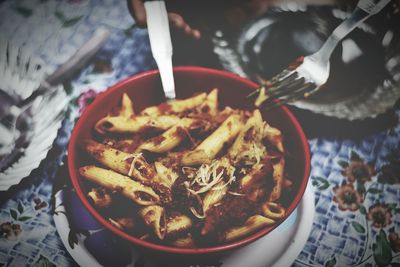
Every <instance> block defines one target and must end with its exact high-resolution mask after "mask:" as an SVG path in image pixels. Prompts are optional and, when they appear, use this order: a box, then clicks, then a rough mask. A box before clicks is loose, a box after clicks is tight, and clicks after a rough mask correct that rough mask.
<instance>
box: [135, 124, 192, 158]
mask: <svg viewBox="0 0 400 267" xmlns="http://www.w3.org/2000/svg"><path fill="white" fill-rule="evenodd" d="M195 122H196V120H194V119H189V118H183V119H182V120H181V121H180V122H179V123H178V124H177V125H176V126H173V127H172V128H170V129H168V130H167V131H165V132H164V133H163V134H161V135H160V136H157V137H155V138H152V139H150V140H148V141H147V142H145V143H143V144H141V145H140V146H139V148H138V151H142V150H147V151H150V152H155V153H164V152H168V151H170V150H171V149H173V148H175V147H176V146H178V145H179V144H180V143H181V142H182V141H183V140H184V139H185V137H186V136H187V131H188V129H189V128H190V126H191V125H193V124H194V123H195Z"/></svg>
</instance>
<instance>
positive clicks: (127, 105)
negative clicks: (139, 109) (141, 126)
mask: <svg viewBox="0 0 400 267" xmlns="http://www.w3.org/2000/svg"><path fill="white" fill-rule="evenodd" d="M134 114H135V112H134V111H133V104H132V100H131V99H130V97H129V96H128V95H127V94H126V93H124V94H123V95H122V101H121V110H120V112H119V115H120V116H121V117H126V118H129V117H131V116H132V115H134Z"/></svg>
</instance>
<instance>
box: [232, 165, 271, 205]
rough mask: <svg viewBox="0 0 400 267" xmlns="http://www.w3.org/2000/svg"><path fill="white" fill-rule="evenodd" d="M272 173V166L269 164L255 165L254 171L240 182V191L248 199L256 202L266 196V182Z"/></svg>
mask: <svg viewBox="0 0 400 267" xmlns="http://www.w3.org/2000/svg"><path fill="white" fill-rule="evenodd" d="M270 172H271V164H269V162H266V163H260V164H257V165H255V166H254V167H253V169H252V170H251V171H250V172H249V173H248V174H246V175H245V176H244V177H243V178H242V179H241V180H240V182H239V186H240V189H241V191H243V192H245V193H246V197H247V199H249V200H250V201H253V202H255V201H257V200H258V199H260V198H262V197H263V196H264V195H265V194H266V188H265V180H266V179H267V176H268V173H270Z"/></svg>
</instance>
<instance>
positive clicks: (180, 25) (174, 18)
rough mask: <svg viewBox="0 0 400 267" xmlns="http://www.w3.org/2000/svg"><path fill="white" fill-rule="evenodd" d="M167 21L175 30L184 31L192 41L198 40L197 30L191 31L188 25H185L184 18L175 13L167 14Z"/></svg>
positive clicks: (199, 35)
mask: <svg viewBox="0 0 400 267" xmlns="http://www.w3.org/2000/svg"><path fill="white" fill-rule="evenodd" d="M168 18H169V21H170V22H171V24H172V25H173V26H174V27H175V28H177V29H181V30H183V31H184V33H185V34H187V35H190V36H191V37H193V38H194V39H200V38H201V33H200V31H199V30H197V29H192V28H191V27H190V25H189V24H187V23H186V21H185V20H184V18H183V17H182V16H181V15H179V14H176V13H169V14H168Z"/></svg>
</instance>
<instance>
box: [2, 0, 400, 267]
mask: <svg viewBox="0 0 400 267" xmlns="http://www.w3.org/2000/svg"><path fill="white" fill-rule="evenodd" d="M98 27H105V28H108V29H110V30H112V35H111V37H110V39H109V40H108V41H107V43H106V44H105V46H104V47H103V48H102V49H101V51H100V52H99V53H98V54H97V55H96V57H95V58H94V59H93V61H92V62H91V63H90V65H89V66H88V67H86V68H85V69H84V70H82V71H81V73H80V74H79V76H77V77H76V78H74V79H73V80H72V81H71V82H70V83H69V84H68V86H66V87H65V88H66V92H67V94H68V97H69V100H70V102H69V106H68V112H67V116H66V118H65V120H64V122H63V124H62V127H61V129H60V130H59V132H58V135H57V138H56V140H55V142H54V145H53V148H52V149H51V150H50V152H49V154H48V156H47V157H46V159H45V160H44V161H43V162H42V164H41V165H40V167H39V168H38V169H37V170H35V171H34V172H32V173H31V175H30V176H29V177H27V178H25V179H24V180H23V182H21V183H20V184H19V185H16V186H14V187H12V188H10V189H9V190H8V191H5V192H1V193H0V194H1V197H0V205H1V206H0V224H1V227H0V232H1V234H2V236H1V237H0V266H32V265H34V264H37V265H39V266H48V265H46V264H50V265H49V266H52V265H51V264H54V265H56V266H74V265H76V263H75V261H74V260H73V259H72V257H71V256H70V255H69V253H68V252H67V250H66V248H65V247H64V245H63V243H62V241H61V239H60V236H59V234H58V233H57V230H56V227H55V224H54V220H53V212H54V205H53V202H52V193H53V191H54V187H55V184H58V185H59V184H63V183H64V182H66V181H65V180H63V179H64V178H65V175H63V173H62V172H65V170H63V168H62V167H60V166H62V165H63V163H64V160H65V157H66V147H67V144H68V140H69V137H70V134H71V131H72V129H73V126H74V122H75V121H76V119H77V118H78V117H79V114H80V113H81V112H82V111H83V110H84V108H85V106H86V105H87V104H89V103H90V101H91V100H92V99H93V98H94V97H95V95H96V94H98V93H100V92H102V91H103V90H105V89H106V88H108V87H109V86H110V85H112V84H114V83H116V82H117V81H120V80H122V79H124V78H126V77H129V76H131V75H134V74H136V73H140V72H143V71H145V70H148V69H154V68H155V63H154V61H153V59H152V56H151V52H150V48H149V43H148V36H147V31H146V30H145V29H140V28H138V27H136V25H135V24H134V21H133V20H132V18H131V17H130V15H129V13H128V11H127V9H126V2H125V1H120V0H107V1H106V0H104V1H100V0H90V1H89V0H69V1H51V0H49V1H43V0H35V1H4V2H3V3H2V4H1V6H0V29H1V37H0V42H4V41H5V40H9V41H12V42H13V44H14V45H17V46H21V47H24V49H28V50H29V51H31V52H34V53H35V54H37V55H39V56H40V57H41V58H42V59H43V60H44V61H45V62H46V64H48V66H50V67H51V68H52V69H55V68H56V67H57V66H58V65H60V64H61V63H63V62H65V61H66V60H67V59H68V58H69V57H70V56H71V55H72V54H73V53H74V52H75V51H76V50H77V49H78V48H79V47H80V46H81V45H82V44H83V43H84V42H85V40H87V39H88V38H89V37H90V36H91V34H92V33H93V32H94V31H95V30H96V29H97V28H98ZM293 111H294V113H295V115H296V116H297V117H298V118H299V121H300V122H301V123H302V125H303V126H304V128H305V131H306V133H307V135H308V136H309V144H310V149H311V153H312V160H311V164H312V169H311V176H310V178H311V182H312V186H313V187H314V189H315V205H316V215H315V217H314V222H313V227H312V231H311V234H310V236H309V238H308V241H307V243H306V245H305V247H304V249H303V250H302V252H301V253H300V254H299V256H298V257H297V259H296V261H295V262H294V263H293V266H330V267H332V266H400V203H399V200H400V123H399V116H400V111H399V110H393V111H390V112H388V113H387V114H385V115H382V116H380V117H378V118H376V119H371V120H367V121H364V122H358V123H357V122H354V123H348V122H341V121H339V120H334V119H332V120H329V119H323V120H321V122H320V121H318V120H315V121H313V120H310V114H308V113H306V112H303V111H301V110H297V109H293ZM320 123H321V124H320ZM341 127H342V129H343V131H341V130H340V129H341ZM357 127H359V128H357ZM322 128H323V129H322ZM348 128H353V131H349V129H348ZM347 133H348V134H347ZM64 174H65V173H64ZM349 195H353V196H356V197H353V198H350V199H349V198H348V196H349ZM7 223H11V225H14V226H15V227H17V226H16V225H19V227H20V228H21V230H22V231H21V233H19V234H18V236H17V237H16V239H13V238H11V237H10V236H7V235H6V234H5V231H4V227H5V226H6V225H9V224H7ZM7 237H8V238H7Z"/></svg>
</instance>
